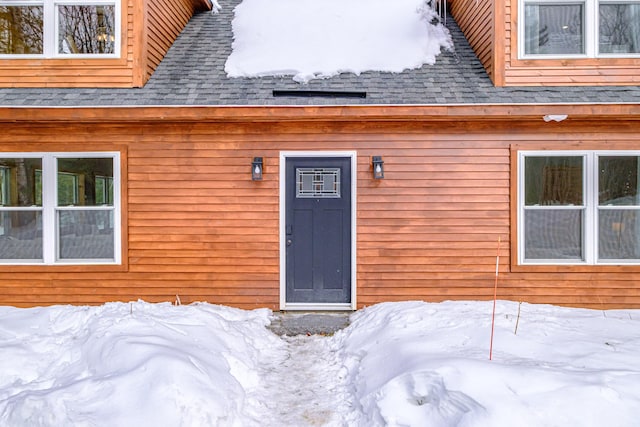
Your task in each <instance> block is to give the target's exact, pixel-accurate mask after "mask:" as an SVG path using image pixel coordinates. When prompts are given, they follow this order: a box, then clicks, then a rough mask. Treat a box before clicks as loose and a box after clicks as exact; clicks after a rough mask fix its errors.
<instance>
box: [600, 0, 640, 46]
mask: <svg viewBox="0 0 640 427" xmlns="http://www.w3.org/2000/svg"><path fill="white" fill-rule="evenodd" d="M599 30H600V33H599V48H600V53H640V3H609V2H606V3H604V2H602V3H600V6H599Z"/></svg>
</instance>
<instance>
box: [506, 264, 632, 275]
mask: <svg viewBox="0 0 640 427" xmlns="http://www.w3.org/2000/svg"><path fill="white" fill-rule="evenodd" d="M511 272H512V273H640V264H633V265H631V264H598V265H592V264H590V265H586V264H544V265H543V264H515V263H513V264H511Z"/></svg>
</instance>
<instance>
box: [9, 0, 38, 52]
mask: <svg viewBox="0 0 640 427" xmlns="http://www.w3.org/2000/svg"><path fill="white" fill-rule="evenodd" d="M42 12H43V8H42V6H22V5H21V6H0V54H5V55H7V54H10V55H21V54H25V55H26V54H42V53H43V42H42V41H43V25H42Z"/></svg>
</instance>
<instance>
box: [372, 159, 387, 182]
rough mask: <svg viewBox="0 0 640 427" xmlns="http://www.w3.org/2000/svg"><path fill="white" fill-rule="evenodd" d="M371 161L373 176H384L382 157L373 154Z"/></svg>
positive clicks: (377, 177)
mask: <svg viewBox="0 0 640 427" xmlns="http://www.w3.org/2000/svg"><path fill="white" fill-rule="evenodd" d="M371 163H372V164H373V178H374V179H382V178H384V162H383V161H382V157H381V156H373V158H372V159H371Z"/></svg>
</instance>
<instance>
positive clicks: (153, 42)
mask: <svg viewBox="0 0 640 427" xmlns="http://www.w3.org/2000/svg"><path fill="white" fill-rule="evenodd" d="M195 7H196V2H194V0H148V6H147V19H146V25H147V28H146V31H147V35H146V39H147V59H146V62H145V64H144V65H145V70H146V78H145V81H146V80H148V79H149V77H151V74H153V72H154V71H155V69H156V67H157V66H158V64H160V61H162V58H164V55H165V54H166V53H167V51H168V50H169V48H170V47H171V45H172V44H173V42H174V41H175V39H176V38H177V37H178V35H179V34H180V32H181V31H182V29H183V28H184V26H185V25H186V24H187V22H188V21H189V19H190V18H191V16H192V15H193V13H194V11H195Z"/></svg>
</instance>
